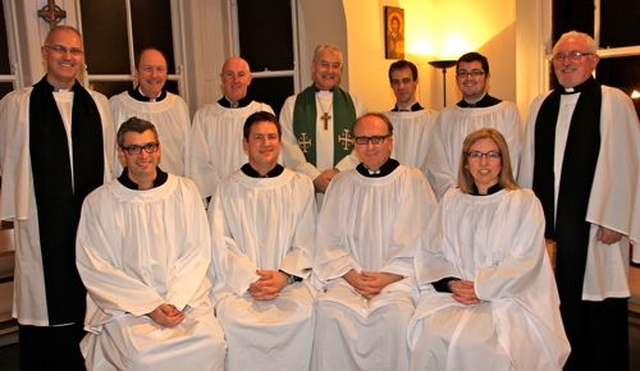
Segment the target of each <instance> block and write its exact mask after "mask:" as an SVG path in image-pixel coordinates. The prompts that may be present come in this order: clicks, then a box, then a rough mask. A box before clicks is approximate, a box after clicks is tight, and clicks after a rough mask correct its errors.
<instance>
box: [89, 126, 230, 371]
mask: <svg viewBox="0 0 640 371" xmlns="http://www.w3.org/2000/svg"><path fill="white" fill-rule="evenodd" d="M117 141H118V156H119V157H120V160H121V161H122V163H123V164H125V166H126V167H125V168H124V170H123V171H122V175H120V177H119V178H118V179H117V180H114V181H113V182H111V183H109V184H105V185H104V186H102V187H100V188H98V189H97V190H96V191H95V192H92V193H91V194H90V195H89V196H87V199H86V201H85V203H84V205H83V206H82V218H81V219H80V225H79V227H78V240H77V254H78V270H79V271H80V275H81V276H82V281H83V282H84V284H85V285H86V287H87V291H88V292H89V295H88V296H87V302H88V303H89V305H88V308H87V309H88V310H87V318H86V320H85V323H86V328H87V330H88V331H89V334H88V335H87V336H86V337H85V339H84V340H83V341H82V352H83V354H84V356H85V357H86V360H87V362H86V364H87V369H88V370H90V371H108V370H131V371H151V370H181V369H185V365H188V367H187V368H188V369H189V370H194V371H211V370H219V371H222V370H223V368H224V358H225V356H224V355H225V342H224V335H223V333H222V328H221V327H220V325H219V323H218V321H217V320H216V318H215V317H214V315H213V309H212V308H211V303H210V302H209V290H210V289H211V283H210V281H209V278H208V277H207V271H208V269H209V265H210V263H211V236H210V233H209V225H208V223H207V216H206V214H205V212H204V209H203V208H202V201H201V198H200V194H199V193H198V189H197V187H196V185H195V184H194V183H193V182H192V181H191V180H190V179H186V178H183V177H179V176H174V175H173V174H167V173H165V172H164V171H162V170H161V169H160V168H159V167H158V163H159V162H160V155H161V153H162V146H161V143H160V141H159V138H158V132H157V131H156V128H155V126H153V124H151V123H150V122H148V121H145V120H141V119H139V118H137V117H132V118H130V119H129V120H127V121H125V122H124V123H123V124H122V125H121V126H120V129H119V130H118V136H117Z"/></svg>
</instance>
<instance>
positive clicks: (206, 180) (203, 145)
mask: <svg viewBox="0 0 640 371" xmlns="http://www.w3.org/2000/svg"><path fill="white" fill-rule="evenodd" d="M220 80H222V93H223V97H222V98H220V100H219V101H218V102H217V103H215V104H207V105H205V106H203V107H201V108H200V109H198V111H197V112H196V114H195V116H194V118H193V128H192V130H191V144H190V146H191V148H190V149H189V151H190V157H189V167H188V172H187V174H188V176H189V177H190V178H192V179H193V180H194V181H195V182H196V184H197V185H198V188H199V189H200V193H201V194H202V197H204V198H205V199H209V198H210V197H211V196H212V195H213V194H214V193H215V190H216V188H217V187H218V185H219V184H220V183H221V182H222V181H223V180H224V179H225V178H226V177H227V176H229V175H230V174H231V173H232V172H234V171H235V170H237V169H239V168H240V166H242V165H244V164H245V163H246V162H247V154H246V153H245V152H244V150H243V148H242V127H243V124H244V122H245V120H246V119H247V117H249V115H251V114H252V113H254V112H258V111H267V112H272V113H273V110H272V109H271V107H270V106H269V105H268V104H265V103H259V102H256V101H253V100H251V99H250V98H248V97H247V88H248V87H249V84H251V71H250V70H249V64H248V63H247V61H245V60H244V59H242V58H240V57H231V58H229V59H227V60H226V61H225V62H224V65H223V66H222V72H221V73H220Z"/></svg>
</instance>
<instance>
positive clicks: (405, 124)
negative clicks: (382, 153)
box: [385, 108, 438, 169]
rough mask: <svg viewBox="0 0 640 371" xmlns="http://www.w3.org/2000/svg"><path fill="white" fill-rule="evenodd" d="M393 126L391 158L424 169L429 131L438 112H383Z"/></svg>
mask: <svg viewBox="0 0 640 371" xmlns="http://www.w3.org/2000/svg"><path fill="white" fill-rule="evenodd" d="M385 116H387V117H388V118H389V120H390V121H391V123H392V124H393V151H392V152H391V157H392V158H395V159H396V160H398V161H399V162H400V163H401V164H403V165H407V166H413V167H417V168H419V169H424V168H425V160H426V159H427V153H428V150H429V146H430V141H431V129H432V128H433V126H434V123H435V121H436V118H437V117H438V112H436V111H434V110H431V109H427V108H425V109H423V110H420V111H412V112H395V111H390V112H385Z"/></svg>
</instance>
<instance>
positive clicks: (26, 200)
mask: <svg viewBox="0 0 640 371" xmlns="http://www.w3.org/2000/svg"><path fill="white" fill-rule="evenodd" d="M32 90H33V88H32V87H28V88H24V89H20V90H15V91H13V92H11V93H9V94H7V95H6V96H5V97H4V98H3V99H2V101H1V103H0V176H2V187H1V188H2V192H0V196H1V200H0V220H11V221H13V222H14V228H15V245H16V258H15V265H16V268H15V277H14V301H13V317H14V318H17V319H18V322H19V323H20V324H23V325H34V326H48V325H49V316H48V312H47V298H46V290H45V287H46V286H45V278H44V270H43V269H44V268H43V266H42V248H41V246H40V229H39V225H38V209H37V205H36V198H35V193H34V189H33V175H32V172H31V155H30V152H31V151H30V149H29V102H30V97H31V92H32ZM87 91H88V92H89V94H90V95H91V97H92V98H93V100H94V102H95V103H96V106H97V108H98V112H99V114H100V120H101V122H102V138H103V146H104V153H105V158H104V164H105V166H104V181H105V182H107V181H110V180H111V168H112V164H113V148H114V143H115V134H114V133H113V124H112V123H111V112H110V110H109V102H108V101H107V98H106V97H105V96H104V95H102V94H100V93H97V92H95V91H92V90H87ZM73 94H74V93H72V92H55V93H54V94H53V96H54V99H55V100H56V103H57V105H58V108H59V110H60V115H61V116H62V120H63V122H64V124H65V129H66V132H67V137H68V138H70V137H71V122H72V118H71V111H72V103H73ZM69 150H70V151H72V150H73V146H70V148H69ZM69 161H70V162H69V163H70V164H71V165H72V169H73V158H72V157H71V153H70V160H69Z"/></svg>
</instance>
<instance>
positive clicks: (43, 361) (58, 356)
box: [18, 323, 86, 371]
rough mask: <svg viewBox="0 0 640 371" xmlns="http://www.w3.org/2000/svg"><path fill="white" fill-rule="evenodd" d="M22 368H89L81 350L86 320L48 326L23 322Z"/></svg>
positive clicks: (54, 370) (32, 370)
mask: <svg viewBox="0 0 640 371" xmlns="http://www.w3.org/2000/svg"><path fill="white" fill-rule="evenodd" d="M18 329H19V331H20V370H21V371H48V370H51V371H58V370H65V371H86V368H85V366H84V358H83V357H82V353H80V340H82V338H83V337H84V335H85V331H84V330H83V329H82V324H81V323H78V324H72V325H69V326H57V327H44V326H42V327H41V326H25V325H19V326H18Z"/></svg>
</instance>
